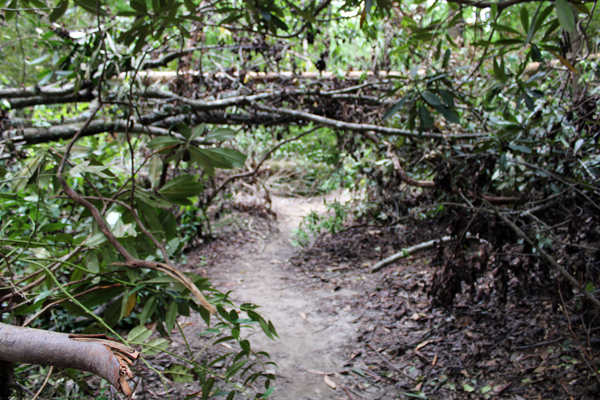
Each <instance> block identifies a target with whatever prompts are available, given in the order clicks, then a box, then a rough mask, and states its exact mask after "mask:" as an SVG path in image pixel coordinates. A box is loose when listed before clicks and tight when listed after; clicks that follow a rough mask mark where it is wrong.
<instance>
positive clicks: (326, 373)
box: [306, 369, 333, 375]
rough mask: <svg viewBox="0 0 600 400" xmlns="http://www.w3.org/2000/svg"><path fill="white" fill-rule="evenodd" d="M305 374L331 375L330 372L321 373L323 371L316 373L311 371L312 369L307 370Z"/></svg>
mask: <svg viewBox="0 0 600 400" xmlns="http://www.w3.org/2000/svg"><path fill="white" fill-rule="evenodd" d="M306 372H308V373H309V374H315V375H333V374H332V373H331V372H323V371H317V370H312V369H307V370H306Z"/></svg>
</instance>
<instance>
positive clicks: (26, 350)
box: [0, 323, 139, 396]
mask: <svg viewBox="0 0 600 400" xmlns="http://www.w3.org/2000/svg"><path fill="white" fill-rule="evenodd" d="M102 336H103V337H102V338H100V337H89V336H87V337H86V335H69V334H66V333H57V332H50V331H44V330H41V329H32V328H22V327H20V326H13V325H7V324H3V323H0V355H1V356H2V360H3V361H8V362H18V363H26V364H39V365H52V366H55V367H62V368H74V369H78V370H81V371H87V372H91V373H93V374H95V375H98V376H99V377H101V378H103V379H105V380H106V381H108V383H110V384H111V385H112V386H114V387H115V388H116V389H117V390H118V391H119V392H121V393H122V394H123V395H125V396H130V395H131V389H130V388H129V385H128V383H127V378H130V379H131V378H132V377H133V375H132V374H131V371H130V370H129V365H131V364H132V363H133V361H135V360H136V359H137V358H138V357H139V353H138V352H137V351H135V350H133V349H131V348H129V347H128V346H125V345H123V344H120V343H118V342H115V341H113V340H110V339H109V338H107V337H106V336H104V335H102Z"/></svg>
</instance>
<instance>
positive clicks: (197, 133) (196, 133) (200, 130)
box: [190, 122, 206, 140]
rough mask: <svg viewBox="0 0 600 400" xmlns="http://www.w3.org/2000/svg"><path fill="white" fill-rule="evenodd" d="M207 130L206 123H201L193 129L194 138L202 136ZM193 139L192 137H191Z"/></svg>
mask: <svg viewBox="0 0 600 400" xmlns="http://www.w3.org/2000/svg"><path fill="white" fill-rule="evenodd" d="M205 130H206V124H205V123H204V122H203V123H201V124H200V125H197V126H195V127H194V129H192V139H195V138H197V137H200V136H202V134H203V133H204V131H205ZM190 140H191V139H190Z"/></svg>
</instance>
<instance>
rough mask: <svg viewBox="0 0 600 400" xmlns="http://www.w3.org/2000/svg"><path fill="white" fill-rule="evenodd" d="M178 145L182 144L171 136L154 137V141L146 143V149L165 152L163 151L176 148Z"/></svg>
mask: <svg viewBox="0 0 600 400" xmlns="http://www.w3.org/2000/svg"><path fill="white" fill-rule="evenodd" d="M178 144H182V142H181V140H179V139H177V138H176V137H173V136H158V137H155V138H154V139H152V140H151V141H149V142H148V144H146V147H148V148H150V149H152V150H158V149H161V150H165V149H169V148H171V147H173V146H176V145H178Z"/></svg>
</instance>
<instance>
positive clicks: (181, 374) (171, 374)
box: [164, 364, 198, 383]
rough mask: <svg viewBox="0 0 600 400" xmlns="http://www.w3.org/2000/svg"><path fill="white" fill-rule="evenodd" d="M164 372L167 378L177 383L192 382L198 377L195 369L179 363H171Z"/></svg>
mask: <svg viewBox="0 0 600 400" xmlns="http://www.w3.org/2000/svg"><path fill="white" fill-rule="evenodd" d="M164 373H165V376H166V377H167V379H169V380H171V381H173V382H175V383H192V382H194V381H195V380H196V379H197V377H198V376H197V375H196V373H195V372H194V370H192V369H191V368H188V367H185V366H183V365H179V364H171V365H169V367H168V368H166V369H165V372H164Z"/></svg>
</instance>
